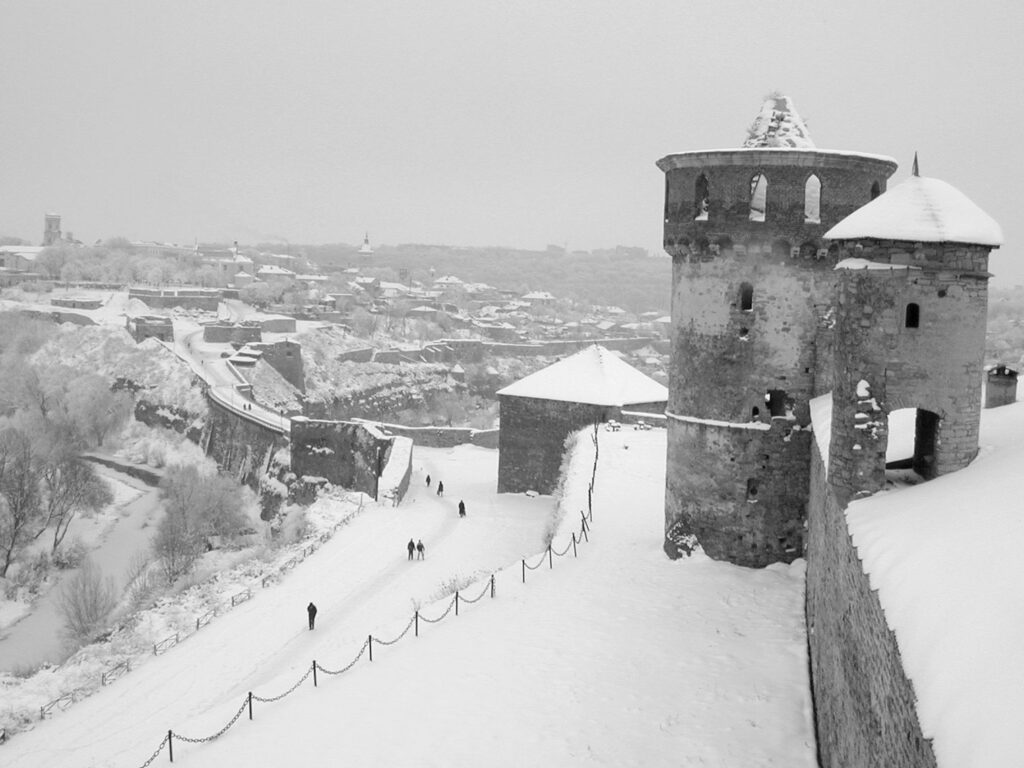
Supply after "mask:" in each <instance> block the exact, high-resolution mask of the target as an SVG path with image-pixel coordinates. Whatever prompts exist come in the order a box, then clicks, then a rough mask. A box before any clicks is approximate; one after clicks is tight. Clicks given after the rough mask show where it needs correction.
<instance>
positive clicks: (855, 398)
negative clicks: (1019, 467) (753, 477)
mask: <svg viewBox="0 0 1024 768" xmlns="http://www.w3.org/2000/svg"><path fill="white" fill-rule="evenodd" d="M825 238H826V239H828V240H832V241H834V242H835V243H836V244H838V246H839V259H840V260H839V262H838V264H837V265H836V271H837V274H838V275H839V278H838V282H837V285H836V302H835V327H834V339H835V347H834V358H833V360H834V373H833V389H832V440H831V445H830V449H829V482H830V483H831V484H832V486H833V488H834V489H835V491H836V495H837V497H839V498H840V499H845V500H847V501H848V500H851V499H853V498H856V497H858V496H863V495H868V494H871V493H874V492H875V491H878V490H880V489H881V488H882V487H883V486H884V484H885V464H886V448H887V445H888V417H889V414H890V413H892V412H893V411H895V410H899V409H903V408H916V409H917V414H916V429H915V440H914V457H913V468H914V470H915V471H916V472H917V473H918V474H920V475H921V476H922V477H924V478H925V479H930V478H933V477H937V476H939V475H943V474H946V473H948V472H954V471H956V470H958V469H961V468H963V467H965V466H966V465H967V464H968V463H969V462H970V461H971V460H972V459H973V458H974V456H975V454H976V453H977V451H978V427H979V421H980V418H981V385H982V374H983V371H982V363H983V356H984V350H985V323H986V314H987V305H988V279H989V277H991V275H990V274H989V272H988V256H989V252H990V251H991V249H992V248H996V247H998V246H999V245H1000V244H1001V243H1002V231H1001V230H1000V228H999V225H998V224H996V222H995V221H993V220H992V219H991V218H990V217H989V216H988V215H987V214H986V213H985V212H984V211H982V210H981V209H980V208H978V206H977V205H975V204H974V203H973V202H971V201H970V200H969V199H968V198H967V197H966V196H965V195H964V194H963V193H961V192H959V191H958V190H956V189H955V188H953V187H952V186H950V185H949V184H947V183H946V182H944V181H940V180H939V179H930V178H923V177H919V176H916V175H915V176H911V177H910V178H909V179H908V180H907V181H905V182H903V183H902V184H900V185H898V186H896V187H894V188H893V189H891V190H890V191H888V192H886V193H885V194H883V195H881V196H880V197H878V198H877V199H876V200H873V201H872V202H870V203H869V204H867V205H865V206H864V207H863V208H861V209H860V210H858V211H856V212H855V213H853V214H851V215H850V216H848V217H847V218H845V219H844V220H843V221H841V222H839V223H838V224H837V225H836V226H834V227H832V229H830V230H829V231H828V232H827V233H826V234H825Z"/></svg>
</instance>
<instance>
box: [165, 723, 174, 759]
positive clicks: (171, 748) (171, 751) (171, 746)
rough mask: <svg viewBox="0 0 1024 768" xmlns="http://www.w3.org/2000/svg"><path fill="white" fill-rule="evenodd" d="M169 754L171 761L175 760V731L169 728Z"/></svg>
mask: <svg viewBox="0 0 1024 768" xmlns="http://www.w3.org/2000/svg"><path fill="white" fill-rule="evenodd" d="M167 754H168V755H169V756H170V758H171V762H172V763H173V762H174V732H173V731H171V730H170V729H168V730H167Z"/></svg>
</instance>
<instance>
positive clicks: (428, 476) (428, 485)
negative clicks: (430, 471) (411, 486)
mask: <svg viewBox="0 0 1024 768" xmlns="http://www.w3.org/2000/svg"><path fill="white" fill-rule="evenodd" d="M429 487H430V475H427V488H429Z"/></svg>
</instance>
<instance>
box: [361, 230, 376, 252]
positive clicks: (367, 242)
mask: <svg viewBox="0 0 1024 768" xmlns="http://www.w3.org/2000/svg"><path fill="white" fill-rule="evenodd" d="M359 253H360V254H361V255H363V256H372V255H373V248H371V247H370V233H369V232H367V233H366V234H365V235H364V236H363V244H362V245H361V246H359Z"/></svg>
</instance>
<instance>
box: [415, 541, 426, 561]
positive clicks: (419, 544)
mask: <svg viewBox="0 0 1024 768" xmlns="http://www.w3.org/2000/svg"><path fill="white" fill-rule="evenodd" d="M425 552H426V548H425V547H424V546H423V539H420V540H419V541H417V542H416V557H417V559H419V560H422V559H423V555H424V553H425Z"/></svg>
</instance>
